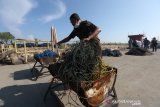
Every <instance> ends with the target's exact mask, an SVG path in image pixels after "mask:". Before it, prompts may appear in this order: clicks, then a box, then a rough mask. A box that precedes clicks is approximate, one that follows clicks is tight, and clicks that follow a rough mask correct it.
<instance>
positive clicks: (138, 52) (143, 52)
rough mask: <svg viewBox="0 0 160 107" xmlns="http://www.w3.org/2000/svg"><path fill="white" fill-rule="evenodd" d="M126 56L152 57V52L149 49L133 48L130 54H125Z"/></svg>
mask: <svg viewBox="0 0 160 107" xmlns="http://www.w3.org/2000/svg"><path fill="white" fill-rule="evenodd" d="M125 54H126V55H136V56H144V55H152V52H150V51H149V50H147V49H144V48H139V47H135V48H131V49H130V50H129V51H128V52H126V53H125Z"/></svg>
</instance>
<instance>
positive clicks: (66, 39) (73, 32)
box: [57, 30, 76, 45]
mask: <svg viewBox="0 0 160 107" xmlns="http://www.w3.org/2000/svg"><path fill="white" fill-rule="evenodd" d="M75 36H76V32H75V30H73V31H72V32H71V34H70V35H69V36H68V37H66V38H64V39H63V40H61V41H59V42H58V43H57V45H60V44H61V43H66V42H68V41H69V40H71V39H72V38H74V37H75Z"/></svg>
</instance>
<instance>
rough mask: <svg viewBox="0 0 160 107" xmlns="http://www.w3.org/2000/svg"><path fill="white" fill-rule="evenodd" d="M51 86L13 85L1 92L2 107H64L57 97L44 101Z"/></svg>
mask: <svg viewBox="0 0 160 107" xmlns="http://www.w3.org/2000/svg"><path fill="white" fill-rule="evenodd" d="M48 85H49V84H47V83H39V84H31V85H13V86H8V87H4V88H2V89H1V90H0V106H1V107H64V106H63V104H62V103H61V101H60V100H59V99H57V97H56V96H55V95H52V96H51V94H49V95H48V96H47V99H46V101H45V102H44V101H43V97H44V94H45V92H46V90H47V87H48Z"/></svg>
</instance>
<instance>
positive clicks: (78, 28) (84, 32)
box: [57, 13, 101, 45]
mask: <svg viewBox="0 0 160 107" xmlns="http://www.w3.org/2000/svg"><path fill="white" fill-rule="evenodd" d="M70 21H71V24H72V25H73V26H74V29H73V31H72V32H71V34H70V35H69V36H68V37H66V38H64V39H63V40H61V41H59V42H58V43H57V45H60V44H61V43H65V42H68V41H69V40H70V39H72V38H74V37H75V36H77V37H78V38H79V39H80V40H84V41H90V40H93V39H98V37H97V36H98V34H99V33H100V32H101V30H100V29H99V28H98V27H97V26H95V25H94V24H92V23H91V22H89V21H82V20H81V19H80V17H79V15H78V14H77V13H73V14H72V15H71V16H70Z"/></svg>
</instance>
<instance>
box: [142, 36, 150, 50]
mask: <svg viewBox="0 0 160 107" xmlns="http://www.w3.org/2000/svg"><path fill="white" fill-rule="evenodd" d="M143 44H144V48H145V49H148V48H149V44H150V41H149V40H148V39H147V38H145V39H144V40H143Z"/></svg>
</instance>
